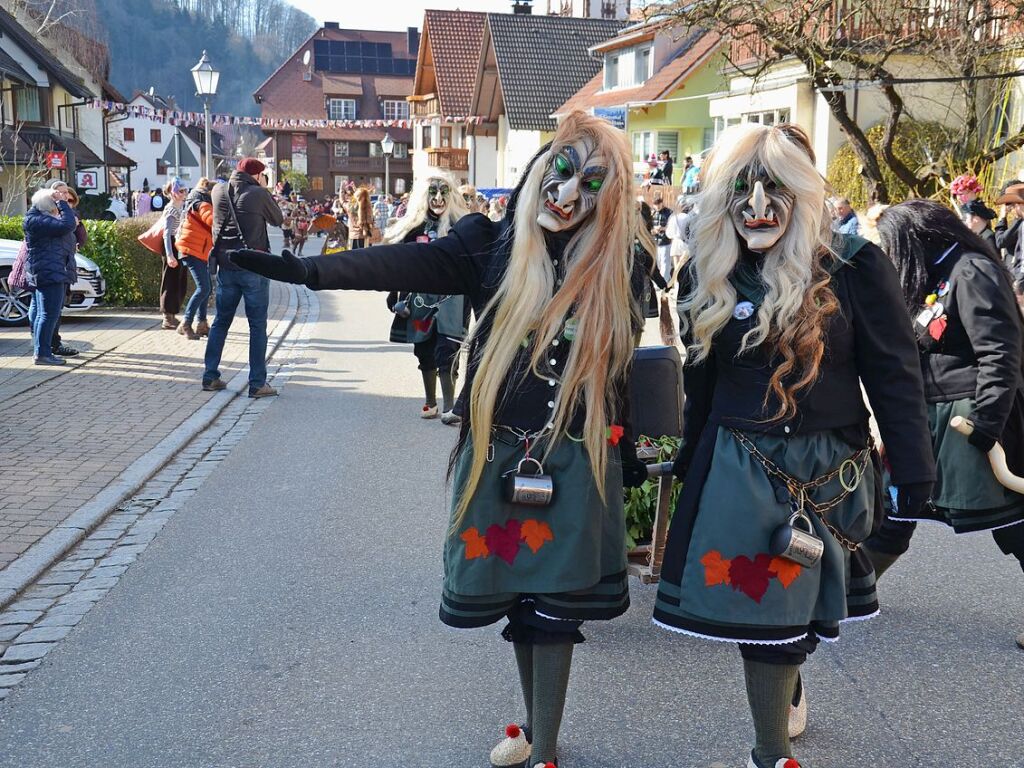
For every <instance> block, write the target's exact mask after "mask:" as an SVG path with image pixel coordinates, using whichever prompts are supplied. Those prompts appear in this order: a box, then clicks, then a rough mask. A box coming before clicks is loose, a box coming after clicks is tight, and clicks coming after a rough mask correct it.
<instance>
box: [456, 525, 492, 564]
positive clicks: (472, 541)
mask: <svg viewBox="0 0 1024 768" xmlns="http://www.w3.org/2000/svg"><path fill="white" fill-rule="evenodd" d="M461 538H462V540H463V541H464V542H466V559H467V560H475V559H476V558H478V557H487V556H488V555H490V554H491V551H490V550H489V549H488V548H487V541H486V540H485V539H484V537H483V536H481V535H480V531H478V530H477V529H476V528H475V527H474V528H467V529H466V530H465V531H463V532H462V536H461Z"/></svg>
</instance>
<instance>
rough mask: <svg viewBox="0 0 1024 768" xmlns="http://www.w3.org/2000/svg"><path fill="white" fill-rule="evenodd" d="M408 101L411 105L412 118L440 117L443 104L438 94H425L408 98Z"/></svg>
mask: <svg viewBox="0 0 1024 768" xmlns="http://www.w3.org/2000/svg"><path fill="white" fill-rule="evenodd" d="M406 101H408V102H409V104H410V109H411V114H410V115H409V116H410V117H414V118H415V117H439V116H440V114H441V102H440V101H438V99H437V94H434V93H425V94H423V95H422V96H407V97H406Z"/></svg>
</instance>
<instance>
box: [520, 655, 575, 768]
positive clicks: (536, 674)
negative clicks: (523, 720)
mask: <svg viewBox="0 0 1024 768" xmlns="http://www.w3.org/2000/svg"><path fill="white" fill-rule="evenodd" d="M572 648H573V644H572V643H559V644H557V645H547V644H544V645H535V646H534V647H533V683H534V687H533V722H532V723H531V728H532V731H533V733H532V736H533V748H532V750H531V752H530V763H531V764H535V763H543V762H548V761H550V762H554V761H555V757H556V750H557V747H558V730H559V728H561V726H562V712H563V711H564V710H565V694H566V691H568V689H569V669H570V667H571V666H572Z"/></svg>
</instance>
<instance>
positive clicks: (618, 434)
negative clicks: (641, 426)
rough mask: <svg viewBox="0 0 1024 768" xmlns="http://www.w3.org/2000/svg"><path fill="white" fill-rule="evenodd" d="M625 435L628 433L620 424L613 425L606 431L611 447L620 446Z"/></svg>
mask: <svg viewBox="0 0 1024 768" xmlns="http://www.w3.org/2000/svg"><path fill="white" fill-rule="evenodd" d="M625 433H626V430H625V428H623V427H621V426H619V425H618V424H612V425H611V426H610V427H608V429H606V430H605V435H606V436H607V438H608V444H609V445H618V444H619V440H621V439H622V436H623V435H624V434H625Z"/></svg>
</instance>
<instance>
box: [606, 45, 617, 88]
mask: <svg viewBox="0 0 1024 768" xmlns="http://www.w3.org/2000/svg"><path fill="white" fill-rule="evenodd" d="M618 87H619V54H618V52H616V53H609V54H606V55H605V57H604V90H606V91H610V90H612V89H613V88H618Z"/></svg>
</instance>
